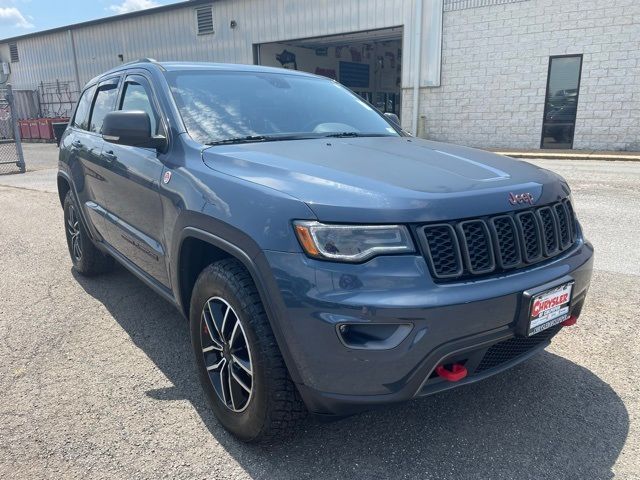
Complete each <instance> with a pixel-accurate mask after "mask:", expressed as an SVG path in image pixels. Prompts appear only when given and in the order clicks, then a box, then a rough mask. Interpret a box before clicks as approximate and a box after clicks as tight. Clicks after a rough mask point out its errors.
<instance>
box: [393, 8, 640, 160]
mask: <svg viewBox="0 0 640 480" xmlns="http://www.w3.org/2000/svg"><path fill="white" fill-rule="evenodd" d="M580 53H581V54H583V56H584V57H583V63H582V79H581V84H580V93H579V99H578V113H577V119H576V129H575V137H574V148H575V149H602V150H640V2H639V1H637V0H562V1H559V0H530V1H525V2H521V3H513V4H506V5H496V6H489V7H481V8H470V9H466V10H457V11H451V12H445V13H444V23H443V49H442V85H441V86H440V87H437V88H424V89H421V98H420V102H421V105H420V115H421V116H423V117H424V118H423V120H422V124H421V127H422V128H421V135H422V136H425V137H427V138H430V139H434V140H441V141H446V142H452V143H459V144H465V145H472V146H479V147H503V148H539V146H540V134H541V129H542V117H543V111H544V98H545V91H546V82H547V69H548V64H549V56H551V55H564V54H580ZM403 93H404V95H403V96H404V99H403V120H404V123H405V125H410V122H411V105H412V102H411V97H412V92H411V90H404V92H403Z"/></svg>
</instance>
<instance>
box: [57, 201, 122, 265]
mask: <svg viewBox="0 0 640 480" xmlns="http://www.w3.org/2000/svg"><path fill="white" fill-rule="evenodd" d="M64 229H65V232H66V235H67V247H68V248H69V255H70V256H71V261H72V262H73V267H74V268H75V269H76V271H78V272H79V273H81V274H82V275H87V276H91V275H97V274H99V273H104V272H107V271H109V270H111V269H112V268H113V258H112V257H111V256H109V255H106V254H104V253H102V252H101V251H100V250H98V249H97V248H96V246H95V245H94V244H93V242H92V241H91V238H90V237H89V235H88V234H87V231H86V229H85V227H84V224H83V223H82V219H81V218H80V209H79V208H78V204H77V203H76V201H75V199H74V198H73V195H72V193H71V191H68V192H67V195H66V196H65V197H64Z"/></svg>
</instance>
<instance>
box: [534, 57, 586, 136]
mask: <svg viewBox="0 0 640 480" xmlns="http://www.w3.org/2000/svg"><path fill="white" fill-rule="evenodd" d="M581 70H582V55H559V56H554V57H550V58H549V72H548V74H547V94H546V96H545V101H544V118H543V120H542V138H541V140H540V148H573V132H574V129H575V125H576V112H577V110H578V93H579V91H580V72H581Z"/></svg>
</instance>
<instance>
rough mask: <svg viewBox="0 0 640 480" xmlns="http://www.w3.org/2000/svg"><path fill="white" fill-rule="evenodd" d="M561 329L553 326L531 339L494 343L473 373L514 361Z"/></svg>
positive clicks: (513, 339) (523, 338)
mask: <svg viewBox="0 0 640 480" xmlns="http://www.w3.org/2000/svg"><path fill="white" fill-rule="evenodd" d="M561 328H562V326H561V325H555V326H553V327H551V328H548V329H547V330H543V331H542V332H540V333H537V334H536V335H533V336H531V337H515V338H510V339H509V340H504V341H503V342H500V343H496V344H495V345H493V346H491V347H489V349H488V350H487V351H486V353H485V354H484V357H482V360H481V361H480V364H479V365H478V366H477V367H476V369H475V371H474V373H481V372H484V371H485V370H490V369H492V368H495V367H498V366H500V365H502V364H503V363H507V362H509V361H511V360H514V359H516V358H518V357H519V356H520V355H524V354H525V353H527V352H528V351H530V350H532V349H533V348H535V347H537V346H538V345H540V344H542V343H544V342H547V341H548V340H550V339H551V337H553V336H554V335H555V334H556V333H558V332H559V331H560V329H561Z"/></svg>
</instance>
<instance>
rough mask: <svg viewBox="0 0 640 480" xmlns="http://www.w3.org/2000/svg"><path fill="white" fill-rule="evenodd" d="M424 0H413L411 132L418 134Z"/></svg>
mask: <svg viewBox="0 0 640 480" xmlns="http://www.w3.org/2000/svg"><path fill="white" fill-rule="evenodd" d="M423 3H424V0H415V11H414V19H415V22H416V23H415V26H414V38H413V46H414V48H413V52H414V58H413V134H414V135H415V136H416V137H417V136H418V120H419V118H420V115H419V113H420V112H419V108H420V70H421V69H422V7H423Z"/></svg>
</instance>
